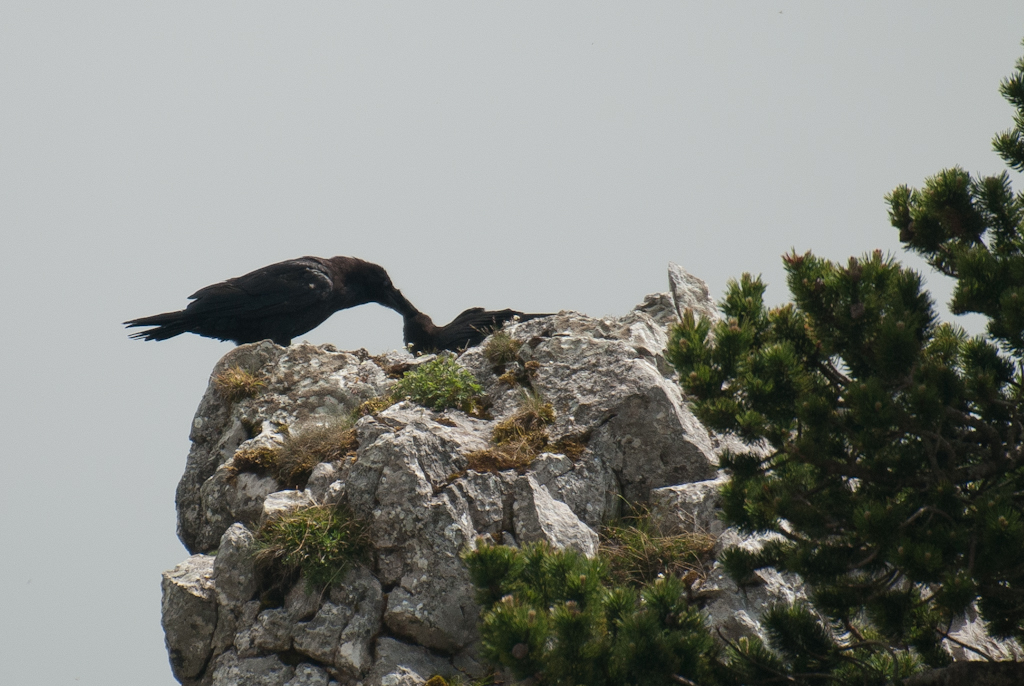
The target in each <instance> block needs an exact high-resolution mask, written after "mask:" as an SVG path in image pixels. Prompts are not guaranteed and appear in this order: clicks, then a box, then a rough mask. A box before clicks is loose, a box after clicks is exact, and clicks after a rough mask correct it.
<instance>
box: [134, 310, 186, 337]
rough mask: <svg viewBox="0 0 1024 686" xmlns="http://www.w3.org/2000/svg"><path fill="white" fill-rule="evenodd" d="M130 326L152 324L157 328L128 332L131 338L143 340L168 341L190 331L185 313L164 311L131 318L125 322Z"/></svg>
mask: <svg viewBox="0 0 1024 686" xmlns="http://www.w3.org/2000/svg"><path fill="white" fill-rule="evenodd" d="M124 325H125V326H126V327H128V328H132V327H136V326H152V327H155V328H152V329H148V330H146V331H136V332H134V333H131V334H128V335H129V336H130V337H131V338H134V339H136V340H143V341H166V340H167V339H168V338H174V337H175V336H178V335H180V334H183V333H185V332H186V331H188V324H187V323H186V321H185V313H184V312H183V311H182V312H164V313H163V314H154V315H153V316H152V317H139V318H138V319H130V320H128V321H126V322H125V323H124Z"/></svg>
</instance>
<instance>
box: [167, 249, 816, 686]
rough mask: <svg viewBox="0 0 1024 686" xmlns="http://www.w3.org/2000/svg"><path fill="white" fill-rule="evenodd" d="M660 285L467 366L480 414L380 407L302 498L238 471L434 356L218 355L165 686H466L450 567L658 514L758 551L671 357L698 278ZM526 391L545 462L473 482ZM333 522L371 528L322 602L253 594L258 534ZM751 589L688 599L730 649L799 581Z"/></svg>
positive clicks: (470, 671)
mask: <svg viewBox="0 0 1024 686" xmlns="http://www.w3.org/2000/svg"><path fill="white" fill-rule="evenodd" d="M669 277H670V278H669V280H670V291H669V292H668V293H661V294H655V295H650V296H647V297H646V298H645V299H644V301H643V303H641V304H640V305H638V306H637V307H636V308H634V309H633V310H632V311H631V312H629V313H628V314H626V315H625V316H623V317H619V318H602V319H595V318H592V317H587V316H585V315H582V314H579V313H575V312H561V313H559V314H557V315H553V316H550V317H546V318H543V319H537V320H532V321H529V322H523V323H518V324H512V325H510V326H507V327H506V329H505V332H506V333H508V334H509V335H510V336H511V337H512V338H514V339H515V340H517V341H519V342H521V343H522V345H521V347H520V348H519V351H518V354H517V356H516V359H514V360H510V361H508V362H505V363H503V364H500V365H495V364H493V363H492V362H490V361H489V360H488V359H487V357H486V355H485V354H484V350H483V346H481V347H477V348H472V349H469V350H467V351H465V352H464V353H463V354H461V355H460V356H459V363H460V364H461V365H462V366H463V367H465V368H466V369H468V370H469V371H470V372H471V373H472V374H473V375H474V377H475V378H476V380H477V382H478V383H479V384H480V385H481V387H482V389H483V391H482V393H483V395H484V397H485V398H486V404H487V405H488V406H489V416H488V417H487V418H483V417H482V416H477V417H472V416H468V415H467V414H465V413H463V412H460V411H456V410H446V411H443V412H438V411H434V410H429V409H426V408H424V407H421V406H418V405H415V404H413V403H411V402H408V401H405V402H400V403H398V404H396V405H392V406H391V407H388V408H387V409H385V410H383V411H380V412H378V413H376V414H372V415H368V416H364V417H362V418H361V419H360V420H359V421H358V422H357V423H356V424H355V427H354V431H355V434H354V443H353V445H352V450H351V451H350V452H349V454H347V455H340V456H335V457H333V458H331V459H330V460H329V461H326V462H323V463H321V464H318V465H316V467H315V468H314V469H313V471H312V474H311V475H310V476H309V478H308V480H306V481H305V483H304V487H303V488H301V489H299V488H295V486H296V484H284V483H280V482H279V481H278V480H277V478H275V476H274V475H273V473H271V472H268V471H267V470H261V469H254V468H252V467H251V465H250V467H249V468H245V467H244V466H243V461H244V460H245V459H246V456H249V459H250V460H251V456H253V455H259V454H260V451H261V450H267V449H275V448H277V447H278V446H281V445H282V444H283V443H285V442H286V440H288V437H289V436H294V435H296V434H299V433H301V432H302V431H303V430H305V429H308V428H309V427H314V426H318V425H328V424H331V423H332V422H336V421H337V420H338V418H339V417H345V416H348V415H351V414H352V412H353V411H354V410H356V409H357V408H359V407H360V406H361V405H362V404H363V403H364V402H366V401H368V400H372V399H374V398H378V397H380V396H383V395H386V394H387V393H388V391H389V390H390V388H391V386H392V385H393V384H394V383H395V378H396V377H397V376H398V373H399V372H400V371H402V370H405V369H408V368H410V367H413V366H416V365H417V364H422V363H423V362H424V361H425V360H428V359H430V358H429V356H425V357H421V358H413V357H412V356H410V355H409V354H407V353H405V352H391V353H387V354H385V355H381V356H371V355H369V354H368V353H367V352H366V351H356V352H342V351H338V350H336V349H334V348H333V347H332V346H319V347H316V346H311V345H307V344H297V345H293V346H290V347H287V348H282V347H280V346H277V345H274V344H273V343H271V342H269V341H264V342H261V343H255V344H249V345H243V346H239V347H238V348H236V349H234V350H232V351H231V352H230V353H228V354H227V355H226V356H225V357H224V358H223V359H222V360H221V361H220V362H219V363H218V364H217V366H216V367H215V368H214V372H213V376H212V377H211V384H210V387H209V388H208V390H207V392H206V394H205V395H204V397H203V399H202V401H201V402H200V405H199V409H198V411H197V413H196V416H195V419H194V420H193V424H192V432H191V438H192V448H191V450H190V452H189V455H188V460H187V463H186V467H185V473H184V475H183V476H182V478H181V482H180V483H179V485H178V491H177V506H178V535H179V537H180V539H181V541H182V543H184V545H185V547H186V548H187V549H188V550H189V552H191V553H193V555H192V556H191V557H189V558H188V559H187V560H185V561H184V562H182V563H181V564H180V565H178V566H177V567H175V568H174V569H173V570H170V571H168V572H166V573H165V574H164V581H163V594H164V595H163V624H164V628H165V634H166V641H167V647H168V652H169V654H170V659H171V666H172V670H173V673H174V676H175V678H177V679H178V680H179V681H180V682H181V683H183V684H190V685H192V684H194V685H196V686H199V685H202V686H227V685H228V684H231V685H235V684H251V685H252V686H269V685H271V684H273V685H275V686H277V685H280V686H300V685H301V686H306V685H322V686H327V685H328V684H332V685H336V686H342V685H348V684H352V685H355V684H361V685H365V686H378V685H382V684H395V685H398V684H409V685H412V684H422V683H423V682H424V681H426V680H427V679H428V678H429V677H431V676H433V675H435V674H440V675H443V676H452V675H457V674H463V675H466V676H469V677H474V676H478V675H480V674H482V672H483V668H482V666H481V665H480V664H479V663H478V662H477V657H476V656H477V643H476V641H477V623H478V619H479V611H478V608H477V606H476V604H475V602H474V600H473V598H474V593H473V588H472V585H471V584H470V581H469V577H468V573H467V570H466V568H465V566H464V565H463V564H462V562H461V560H460V557H459V555H460V553H462V552H463V551H464V550H467V549H473V548H475V546H476V545H477V540H478V539H479V538H481V537H483V538H484V539H486V540H490V541H495V542H499V543H505V544H510V545H517V544H518V543H522V542H530V541H547V542H548V543H549V544H551V545H552V546H554V547H556V548H570V549H574V550H578V551H580V552H581V553H583V554H585V555H593V554H595V552H596V550H597V541H598V537H597V531H598V529H599V528H600V527H601V525H602V524H603V523H606V522H608V521H610V520H612V519H614V518H615V517H616V516H618V515H619V513H620V509H621V507H622V503H623V502H625V501H628V502H631V503H637V504H649V505H650V507H651V510H652V512H653V513H654V515H655V517H656V518H657V520H658V521H659V522H660V526H662V527H663V528H665V529H666V530H667V531H678V530H689V531H695V530H699V531H704V532H709V533H712V534H715V535H717V536H720V537H721V539H722V541H729V542H733V543H737V542H738V543H741V544H744V545H757V544H758V541H757V540H756V539H746V540H744V539H741V538H740V537H739V536H737V535H736V533H735V532H733V531H731V530H723V527H722V524H721V522H720V521H719V520H718V517H717V512H718V507H717V487H718V485H720V483H721V478H722V477H721V476H720V475H719V473H718V471H717V453H718V451H719V450H720V449H721V448H723V447H727V446H729V445H731V444H732V443H734V442H735V440H734V439H727V438H724V437H719V436H714V435H711V434H710V433H709V432H708V431H707V430H706V429H705V428H704V427H703V426H702V425H701V424H700V423H699V422H698V421H697V420H696V418H695V417H694V416H693V414H692V413H691V411H690V410H689V408H688V407H687V404H686V402H685V399H684V397H683V396H682V393H681V392H680V388H679V385H678V383H677V381H676V379H675V377H674V373H673V371H672V370H671V368H670V367H669V366H668V365H667V363H666V361H665V358H664V355H665V346H666V344H667V340H668V326H669V325H670V324H671V323H672V322H673V321H676V320H677V319H678V317H679V315H680V313H681V312H683V311H684V310H686V309H693V310H694V311H696V312H698V313H700V314H704V315H705V316H713V317H717V316H718V314H717V311H716V309H715V306H714V303H713V302H712V300H711V298H710V295H709V293H708V290H707V286H706V285H704V283H703V282H701V281H700V280H699V279H697V278H696V277H693V276H692V275H690V274H687V273H686V272H685V271H683V270H682V269H680V268H678V267H677V266H675V265H672V266H671V267H670V271H669ZM231 367H241V368H242V369H245V370H248V371H250V372H253V373H254V374H256V375H258V377H259V378H260V380H261V382H262V383H263V386H262V387H260V389H259V392H258V393H257V394H256V395H254V396H252V397H247V398H242V399H235V400H228V399H226V398H225V397H223V396H222V395H221V392H220V391H218V390H217V384H215V383H214V381H213V380H214V379H215V378H216V377H217V375H218V374H220V372H222V371H224V370H226V369H229V368H231ZM527 393H530V394H533V395H534V396H536V395H539V396H540V397H541V398H543V400H544V401H545V402H547V403H550V404H551V406H552V408H553V410H554V419H553V421H552V423H551V424H549V425H548V426H547V427H546V432H547V437H548V444H547V447H546V448H545V449H546V450H547V451H548V452H543V453H542V454H540V455H539V456H537V457H536V458H535V459H534V460H533V462H532V463H530V464H529V465H528V466H523V467H521V468H520V469H518V470H507V471H476V470H473V469H470V464H471V463H470V459H471V456H473V455H475V454H480V453H481V452H482V451H487V450H488V449H490V448H493V447H494V446H493V444H492V442H491V438H492V432H493V431H494V430H495V427H497V426H498V425H499V424H500V423H501V422H503V421H504V420H508V419H509V418H510V417H512V416H513V415H515V414H516V412H517V411H518V410H520V408H521V407H522V406H523V405H524V403H525V402H528V400H527V398H526V394H527ZM735 447H736V446H735V445H733V448H734V449H735ZM299 485H302V484H299ZM323 504H327V505H335V504H337V505H343V506H344V507H345V508H346V509H347V510H348V511H350V512H351V513H353V515H354V516H355V517H357V518H359V519H361V520H362V521H364V522H366V523H367V527H368V539H369V548H370V550H371V554H370V555H369V557H368V558H367V559H366V560H365V561H364V562H361V563H354V564H353V565H352V566H351V567H350V568H349V569H348V570H347V571H345V573H344V576H343V577H342V578H341V579H340V580H338V581H336V582H335V583H333V584H332V586H331V587H330V588H329V589H327V590H319V589H317V588H316V587H312V588H311V587H310V586H309V585H308V584H306V583H305V580H304V579H302V578H299V579H288V580H286V581H287V584H286V587H284V588H282V589H278V590H279V591H281V592H280V593H278V594H277V596H275V597H267V596H266V594H263V595H261V590H260V589H261V587H260V583H259V572H258V570H257V569H256V567H255V566H254V561H253V552H254V540H255V539H254V532H256V531H257V530H258V528H259V526H260V525H261V523H264V522H267V521H269V520H272V519H274V518H276V517H280V516H282V515H283V514H285V513H289V512H295V511H298V510H302V509H304V508H309V507H311V506H314V505H323ZM760 581H761V583H760V584H759V585H755V586H754V587H747V588H744V589H738V588H737V587H736V586H735V584H732V582H731V581H730V580H729V579H728V578H727V577H726V576H725V575H724V574H723V573H722V572H721V570H720V569H718V568H717V567H716V568H715V569H714V570H712V572H711V574H710V575H709V577H708V578H707V579H706V580H704V581H702V582H700V583H699V584H698V585H697V586H695V591H696V593H697V595H698V597H699V598H701V601H702V602H703V603H704V604H705V607H706V610H707V612H708V614H709V616H710V618H711V621H712V623H713V625H714V626H715V627H716V628H718V629H720V630H721V631H722V634H723V635H725V636H727V637H730V638H732V637H737V636H740V635H759V634H762V633H763V632H762V630H761V628H760V625H759V624H758V614H759V611H760V610H761V609H762V608H763V607H764V606H766V605H767V604H768V603H769V602H772V601H774V600H779V599H792V598H799V597H803V590H802V587H801V586H800V584H799V580H798V579H784V578H781V577H779V575H777V574H776V575H774V576H772V575H771V574H762V575H761V577H760ZM282 583H284V582H282Z"/></svg>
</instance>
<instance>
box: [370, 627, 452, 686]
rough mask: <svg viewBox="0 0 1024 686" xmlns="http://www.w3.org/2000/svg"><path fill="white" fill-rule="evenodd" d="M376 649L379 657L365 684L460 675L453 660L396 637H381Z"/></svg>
mask: <svg viewBox="0 0 1024 686" xmlns="http://www.w3.org/2000/svg"><path fill="white" fill-rule="evenodd" d="M375 652H376V656H377V660H376V662H375V663H374V665H373V669H371V670H370V673H369V674H368V675H367V676H366V679H365V681H364V684H365V686H384V685H385V684H393V685H395V686H398V685H402V686H405V685H406V684H409V685H413V684H416V685H419V684H423V683H424V682H426V680H427V679H429V678H430V677H432V676H435V675H441V676H443V677H445V678H449V677H452V676H454V675H456V674H458V671H457V670H456V669H455V667H454V666H452V663H451V661H450V660H448V659H446V658H444V657H441V656H439V655H436V654H434V653H432V652H431V651H429V650H427V649H426V648H422V647H420V646H416V645H410V644H408V643H403V642H401V641H397V640H395V639H393V638H387V637H384V638H380V639H379V640H378V641H377V645H376V651H375Z"/></svg>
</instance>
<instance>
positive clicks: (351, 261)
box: [125, 257, 416, 345]
mask: <svg viewBox="0 0 1024 686" xmlns="http://www.w3.org/2000/svg"><path fill="white" fill-rule="evenodd" d="M189 299H190V300H192V302H191V303H189V305H188V307H186V308H185V309H184V310H180V311H178V312H166V313H164V314H157V315H153V316H152V317H140V318H139V319H132V320H130V321H127V322H125V325H126V326H128V327H140V326H150V327H154V328H151V329H147V330H146V331H138V332H136V333H134V334H132V338H141V339H144V340H147V341H162V340H165V339H168V338H172V337H174V336H177V335H178V334H182V333H185V332H192V333H197V334H199V335H200V336H206V337H208V338H217V339H220V340H222V341H234V342H235V343H238V344H242V343H254V342H256V341H262V340H264V339H268V338H269V339H270V340H272V341H274V342H275V343H277V344H278V345H290V344H291V341H292V339H293V338H295V337H296V336H300V335H302V334H304V333H306V332H307V331H310V330H311V329H314V328H316V327H317V326H319V325H320V324H322V323H323V322H324V321H325V320H326V319H327V318H328V317H330V316H331V315H332V314H334V313H335V312H337V311H338V310H344V309H346V308H349V307H355V306H356V305H363V304H366V303H370V302H376V303H380V304H381V305H384V306H385V307H390V308H391V309H393V310H396V311H398V312H400V313H401V314H402V315H403V316H409V315H410V313H413V312H415V311H416V308H415V307H413V306H412V303H410V302H409V301H408V300H406V299H405V297H404V296H403V295H402V293H401V291H399V290H398V289H397V288H395V287H394V286H393V285H392V283H391V279H390V278H389V277H388V274H387V272H386V271H384V268H383V267H380V266H379V265H376V264H372V263H370V262H366V261H364V260H360V259H358V258H355V257H332V258H329V259H326V258H322V257H300V258H298V259H295V260H285V261H284V262H278V263H276V264H272V265H269V266H267V267H263V268H261V269H257V270H256V271H252V272H249V273H248V274H245V275H244V276H239V277H236V278H233V279H228V280H227V281H222V282H220V283H215V284H213V285H212V286H207V287H206V288H202V289H200V290H198V291H196V292H195V293H194V294H192V295H190V296H189Z"/></svg>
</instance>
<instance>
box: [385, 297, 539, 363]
mask: <svg viewBox="0 0 1024 686" xmlns="http://www.w3.org/2000/svg"><path fill="white" fill-rule="evenodd" d="M403 316H404V319H405V330H404V333H405V343H406V345H408V346H410V347H411V348H412V351H413V352H416V353H418V352H435V351H439V350H453V351H458V350H463V349H465V348H469V347H471V346H474V345H478V344H479V343H480V342H481V341H483V340H484V339H485V338H487V336H488V335H490V334H491V332H492V331H495V330H496V329H500V328H501V326H502V325H503V324H504V323H505V322H508V321H510V320H512V319H517V320H518V321H528V320H530V319H537V318H538V317H547V316H550V315H547V314H526V313H525V312H517V311H516V310H496V311H488V310H485V309H484V308H482V307H471V308H469V309H468V310H466V311H464V312H463V313H462V314H460V315H459V316H457V317H456V318H455V319H453V320H452V321H451V322H449V323H448V324H446V325H444V326H436V325H435V324H434V322H433V321H432V320H431V319H430V317H428V316H427V315H425V314H423V313H422V312H415V313H412V314H405V315H403Z"/></svg>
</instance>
